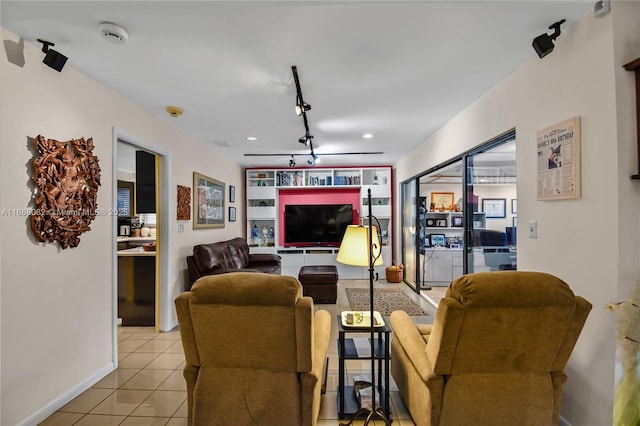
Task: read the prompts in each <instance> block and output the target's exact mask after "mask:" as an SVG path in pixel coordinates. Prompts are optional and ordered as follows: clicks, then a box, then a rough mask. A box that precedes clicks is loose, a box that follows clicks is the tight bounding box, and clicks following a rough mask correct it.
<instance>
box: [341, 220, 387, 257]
mask: <svg viewBox="0 0 640 426" xmlns="http://www.w3.org/2000/svg"><path fill="white" fill-rule="evenodd" d="M371 232H372V238H373V249H372V250H373V254H374V255H377V254H380V256H378V258H377V259H376V260H375V262H374V266H380V265H382V253H381V250H382V248H381V247H380V240H379V239H378V230H377V228H376V227H375V226H374V227H373V229H372V230H371ZM371 247H372V246H371V244H370V242H369V227H368V226H360V225H349V226H347V230H346V231H345V233H344V237H342V242H341V243H340V250H338V257H337V259H336V260H337V261H338V262H340V263H343V264H345V265H352V266H369V259H370V258H371V254H370V252H369V250H371Z"/></svg>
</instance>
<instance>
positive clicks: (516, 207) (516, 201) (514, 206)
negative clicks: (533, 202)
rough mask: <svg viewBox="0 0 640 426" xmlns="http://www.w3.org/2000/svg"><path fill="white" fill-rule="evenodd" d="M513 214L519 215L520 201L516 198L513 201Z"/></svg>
mask: <svg viewBox="0 0 640 426" xmlns="http://www.w3.org/2000/svg"><path fill="white" fill-rule="evenodd" d="M511 213H513V214H518V200H517V199H515V198H512V199H511Z"/></svg>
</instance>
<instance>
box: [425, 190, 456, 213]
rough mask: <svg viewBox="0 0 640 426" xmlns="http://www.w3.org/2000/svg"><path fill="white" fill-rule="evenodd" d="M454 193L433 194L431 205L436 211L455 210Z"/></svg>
mask: <svg viewBox="0 0 640 426" xmlns="http://www.w3.org/2000/svg"><path fill="white" fill-rule="evenodd" d="M453 195H454V194H453V192H432V193H431V204H432V205H433V206H434V208H435V209H436V210H439V211H445V210H449V211H450V210H452V209H453Z"/></svg>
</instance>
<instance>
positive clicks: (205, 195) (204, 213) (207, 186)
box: [193, 172, 225, 229]
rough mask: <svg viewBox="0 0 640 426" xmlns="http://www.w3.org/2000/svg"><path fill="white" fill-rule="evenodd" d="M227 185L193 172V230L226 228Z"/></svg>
mask: <svg viewBox="0 0 640 426" xmlns="http://www.w3.org/2000/svg"><path fill="white" fill-rule="evenodd" d="M224 189H225V185H224V183H223V182H220V181H219V180H216V179H213V178H210V177H208V176H205V175H203V174H200V173H197V172H193V197H194V202H193V229H207V228H224V213H225V207H224V201H225V196H224V195H225V194H224Z"/></svg>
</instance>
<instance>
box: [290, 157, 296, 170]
mask: <svg viewBox="0 0 640 426" xmlns="http://www.w3.org/2000/svg"><path fill="white" fill-rule="evenodd" d="M295 166H296V160H295V159H294V158H293V154H291V160H289V167H295Z"/></svg>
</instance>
